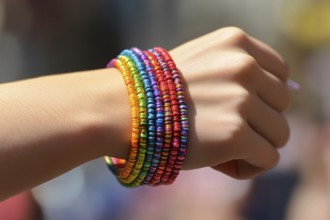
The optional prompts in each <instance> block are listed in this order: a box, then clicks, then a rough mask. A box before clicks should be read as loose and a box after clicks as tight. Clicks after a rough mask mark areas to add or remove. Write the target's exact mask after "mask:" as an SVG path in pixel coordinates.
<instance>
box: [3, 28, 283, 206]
mask: <svg viewBox="0 0 330 220" xmlns="http://www.w3.org/2000/svg"><path fill="white" fill-rule="evenodd" d="M170 54H171V55H172V57H173V59H174V61H175V62H176V64H177V67H178V68H179V69H180V71H181V72H182V75H183V77H184V79H185V83H186V94H187V102H188V106H189V108H190V115H189V117H190V127H191V132H190V136H189V145H188V153H187V157H186V160H185V163H184V169H186V170H191V169H197V168H201V167H213V168H214V169H216V170H218V171H221V172H223V173H226V174H227V175H229V176H232V177H234V178H237V179H246V178H251V177H254V176H255V175H258V174H260V173H262V172H264V171H266V170H268V169H270V168H272V167H273V166H275V165H276V164H277V162H278V160H279V154H278V151H277V150H278V148H279V147H281V146H283V145H284V144H285V143H286V141H287V140H288V137H289V127H288V124H287V121H286V119H285V117H284V116H283V114H282V112H283V111H284V110H286V109H287V108H288V106H289V105H290V95H289V91H288V88H287V86H286V80H287V79H288V76H289V71H288V67H287V64H286V62H285V61H284V60H283V58H282V57H281V56H280V55H279V54H278V53H277V52H275V51H274V50H273V49H271V48H270V47H268V46H267V45H265V44H263V43H262V42H260V41H258V40H256V39H254V38H252V37H251V36H249V35H247V34H246V33H244V32H243V31H242V30H240V29H238V28H235V27H228V28H223V29H219V30H217V31H215V32H213V33H210V34H207V35H205V36H202V37H200V38H198V39H195V40H192V41H190V42H188V43H186V44H183V45H181V46H179V47H177V48H175V49H173V50H171V51H170ZM0 103H1V105H0V124H1V127H0V140H1V146H0V176H1V177H2V178H1V181H0V199H1V200H3V199H6V198H8V197H10V196H12V195H14V194H16V193H19V192H21V191H23V190H26V189H30V188H32V187H34V186H36V185H39V184H40V183H43V182H45V181H47V180H50V179H52V178H54V177H56V176H58V175H60V174H62V173H64V172H66V171H68V170H70V169H72V168H74V167H76V166H79V165H80V164H83V163H85V162H87V161H89V160H92V159H95V158H98V157H101V156H104V155H110V156H113V157H119V158H127V156H128V154H129V142H130V129H131V125H130V106H129V101H128V95H127V91H126V87H125V85H124V82H123V79H122V78H121V74H120V73H119V71H118V70H117V69H100V70H93V71H85V72H78V73H67V74H58V75H52V76H45V77H39V78H34V79H28V80H22V81H17V82H12V83H6V84H2V85H0Z"/></svg>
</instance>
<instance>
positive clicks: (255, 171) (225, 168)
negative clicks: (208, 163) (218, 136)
mask: <svg viewBox="0 0 330 220" xmlns="http://www.w3.org/2000/svg"><path fill="white" fill-rule="evenodd" d="M212 168H213V169H215V170H217V171H220V172H222V173H224V174H226V175H228V176H231V177H233V178H235V179H249V178H252V177H255V176H257V175H259V174H261V173H263V172H264V171H265V170H264V169H262V168H260V167H255V166H252V165H251V164H249V163H247V162H246V161H244V160H231V161H228V162H226V163H223V164H219V165H216V166H213V167H212Z"/></svg>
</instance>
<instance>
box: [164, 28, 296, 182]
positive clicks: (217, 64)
mask: <svg viewBox="0 0 330 220" xmlns="http://www.w3.org/2000/svg"><path fill="white" fill-rule="evenodd" d="M170 53H171V55H172V57H173V59H174V61H175V62H176V64H177V67H178V69H179V70H180V71H181V72H182V74H183V76H184V78H185V81H186V84H187V85H186V86H187V91H186V93H187V94H186V95H187V98H188V107H190V138H189V144H188V153H187V158H186V160H185V163H184V169H196V168H201V167H207V166H211V167H213V168H214V169H216V170H219V171H221V172H223V173H225V174H228V175H229V176H232V177H234V178H238V179H245V178H250V177H253V176H255V175H257V174H259V173H261V172H263V171H265V170H268V169H270V168H272V167H273V166H275V165H276V164H277V163H278V161H279V153H278V148H279V147H281V146H283V145H284V144H285V143H286V142H287V140H288V137H289V126H288V124H287V121H286V119H285V117H284V116H283V114H282V112H283V111H284V110H286V109H287V108H288V106H289V105H290V101H291V98H290V94H289V90H288V87H287V85H286V81H287V79H288V76H289V70H288V66H287V64H286V62H285V61H284V60H283V58H282V57H281V56H280V55H279V54H278V53H277V52H275V51H274V50H273V49H271V48H270V47H269V46H267V45H265V44H264V43H262V42H260V41H258V40H257V39H254V38H253V37H251V36H249V35H247V34H246V33H245V32H243V31H242V30H240V29H239V28H235V27H228V28H223V29H220V30H217V31H215V32H213V33H210V34H208V35H205V36H203V37H201V38H198V39H195V40H193V41H190V42H188V43H186V44H183V45H181V46H179V47H177V48H175V49H173V50H172V51H170Z"/></svg>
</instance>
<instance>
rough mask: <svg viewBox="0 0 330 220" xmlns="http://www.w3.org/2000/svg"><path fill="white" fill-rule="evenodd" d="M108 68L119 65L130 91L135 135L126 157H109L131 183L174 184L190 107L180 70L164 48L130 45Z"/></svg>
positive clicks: (126, 182) (122, 179) (182, 155)
mask: <svg viewBox="0 0 330 220" xmlns="http://www.w3.org/2000/svg"><path fill="white" fill-rule="evenodd" d="M107 67H115V68H117V69H118V70H119V71H120V72H121V74H122V77H123V79H124V82H125V85H126V87H127V92H128V95H129V101H130V107H131V116H132V117H131V118H132V122H131V123H132V134H131V150H130V154H129V156H128V159H127V160H124V159H118V158H113V157H109V156H106V157H105V160H106V163H107V164H108V167H109V169H110V170H111V171H112V172H113V173H114V174H115V175H116V177H117V179H118V180H119V182H120V183H121V184H122V185H124V186H126V187H137V186H140V185H154V186H155V185H160V184H171V183H173V182H174V180H175V179H176V177H177V176H178V174H179V172H180V170H181V168H182V164H183V161H184V158H185V156H186V152H187V143H188V131H189V126H188V108H187V105H186V102H185V99H184V91H183V83H182V78H181V76H180V72H179V71H178V69H177V68H176V65H175V63H174V61H173V59H172V58H171V56H170V55H169V53H168V52H167V51H166V50H165V49H163V48H160V47H155V48H153V49H151V50H148V51H142V50H140V49H138V48H132V49H126V50H124V51H122V52H121V53H120V55H119V56H118V57H117V58H115V59H113V60H111V61H110V62H109V64H108V65H107Z"/></svg>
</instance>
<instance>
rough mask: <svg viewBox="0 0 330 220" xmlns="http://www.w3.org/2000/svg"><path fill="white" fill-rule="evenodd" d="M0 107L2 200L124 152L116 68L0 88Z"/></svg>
mask: <svg viewBox="0 0 330 220" xmlns="http://www.w3.org/2000/svg"><path fill="white" fill-rule="evenodd" d="M0 103H1V105H0V124H1V127H0V140H1V145H0V177H1V181H0V199H4V198H6V197H8V196H11V195H13V194H14V193H17V192H20V191H22V190H25V189H28V188H31V187H33V186H36V185H38V184H40V183H42V182H45V181H47V180H49V179H51V178H54V177H55V176H58V175H60V174H62V173H64V172H66V171H68V170H70V169H72V168H74V167H76V166H78V165H80V164H82V163H84V162H86V161H89V160H92V159H95V158H97V157H101V156H103V155H105V154H109V155H113V156H117V157H122V158H125V157H126V154H127V153H128V150H129V144H128V143H129V135H130V133H129V126H130V114H129V102H128V96H127V92H126V87H125V85H124V82H123V80H122V78H121V75H120V73H119V72H118V71H117V70H116V69H102V70H95V71H86V72H81V73H71V74H62V75H54V76H46V77H40V78H36V79H30V80H24V81H18V82H13V83H7V84H2V85H0ZM118 109H120V111H118Z"/></svg>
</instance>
